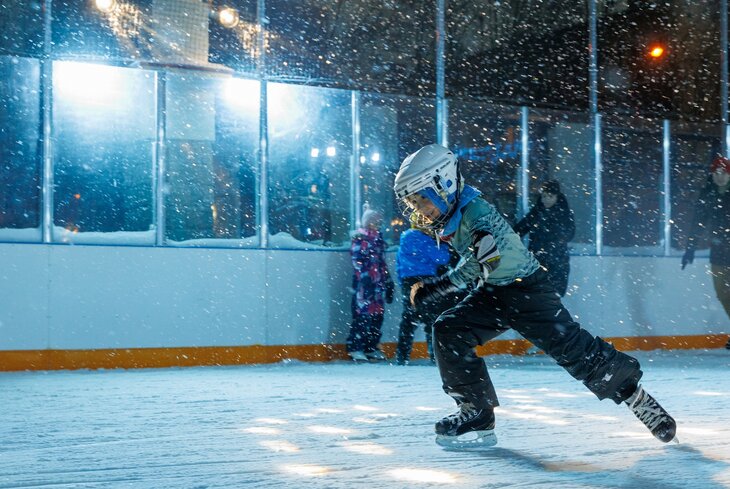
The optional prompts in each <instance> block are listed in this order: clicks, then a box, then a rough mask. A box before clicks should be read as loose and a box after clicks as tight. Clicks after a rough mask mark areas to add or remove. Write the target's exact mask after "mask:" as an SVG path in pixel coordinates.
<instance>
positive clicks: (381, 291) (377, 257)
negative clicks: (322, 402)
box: [347, 203, 395, 362]
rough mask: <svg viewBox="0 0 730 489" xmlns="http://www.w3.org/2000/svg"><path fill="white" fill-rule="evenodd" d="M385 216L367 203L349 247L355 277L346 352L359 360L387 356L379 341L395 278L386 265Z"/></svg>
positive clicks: (377, 359)
mask: <svg viewBox="0 0 730 489" xmlns="http://www.w3.org/2000/svg"><path fill="white" fill-rule="evenodd" d="M382 224H383V215H382V214H381V213H380V212H377V211H375V210H372V209H370V208H369V206H368V204H367V203H366V204H365V207H364V211H363V214H362V227H361V228H360V229H358V230H357V231H355V235H354V236H353V238H352V245H351V246H350V253H351V254H352V266H353V268H354V275H353V279H352V288H353V296H352V326H351V328H350V335H349V336H348V337H347V352H348V353H349V354H350V358H352V359H353V360H354V361H356V362H361V361H368V360H373V361H380V360H385V359H386V357H385V355H384V354H383V352H382V351H381V350H380V347H379V343H380V337H381V335H382V333H381V327H382V326H383V315H384V312H385V302H388V303H391V302H393V293H394V291H395V289H394V284H393V280H392V279H391V278H390V274H389V273H388V267H387V265H386V264H385V241H384V240H383V235H382V234H381V233H380V226H381V225H382Z"/></svg>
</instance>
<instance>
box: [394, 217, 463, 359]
mask: <svg viewBox="0 0 730 489" xmlns="http://www.w3.org/2000/svg"><path fill="white" fill-rule="evenodd" d="M449 258H450V254H449V250H448V246H447V245H445V244H444V245H442V246H439V245H438V243H436V239H435V238H434V236H433V234H428V233H427V232H424V231H422V230H420V229H418V228H417V227H415V226H412V227H411V229H409V230H407V231H406V232H404V233H403V234H401V236H400V247H399V248H398V255H397V256H396V265H397V266H396V270H397V272H398V281H399V283H400V286H401V291H402V292H403V317H402V318H401V321H400V329H399V331H398V347H397V348H396V355H395V362H396V363H397V364H398V365H406V364H407V363H408V362H409V360H410V358H411V349H412V348H413V336H414V333H415V331H416V328H417V327H418V324H422V325H423V330H424V331H425V333H426V345H427V347H428V357H429V358H430V359H431V361H433V344H432V342H431V326H432V325H433V322H434V321H435V320H436V317H437V316H438V314H439V313H440V312H441V311H442V310H443V309H445V308H439V304H438V303H432V304H429V305H428V307H423V308H421V309H419V310H418V311H416V308H415V307H413V304H411V287H412V286H413V285H414V284H415V283H417V282H420V281H422V280H424V279H426V278H428V277H436V276H438V275H439V273H438V272H439V268H440V267H443V266H446V265H448V263H449Z"/></svg>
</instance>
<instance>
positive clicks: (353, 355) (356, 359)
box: [349, 351, 368, 363]
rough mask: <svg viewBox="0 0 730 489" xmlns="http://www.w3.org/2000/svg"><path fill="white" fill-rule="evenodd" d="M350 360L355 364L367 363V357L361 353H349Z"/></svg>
mask: <svg viewBox="0 0 730 489" xmlns="http://www.w3.org/2000/svg"><path fill="white" fill-rule="evenodd" d="M349 355H350V358H351V359H352V361H353V362H355V363H361V362H367V361H368V357H367V356H366V355H365V352H362V351H351V352H350V353H349Z"/></svg>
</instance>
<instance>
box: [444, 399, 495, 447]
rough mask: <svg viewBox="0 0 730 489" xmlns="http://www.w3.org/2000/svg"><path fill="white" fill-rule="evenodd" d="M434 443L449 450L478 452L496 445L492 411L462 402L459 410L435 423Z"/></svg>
mask: <svg viewBox="0 0 730 489" xmlns="http://www.w3.org/2000/svg"><path fill="white" fill-rule="evenodd" d="M435 429H436V443H437V444H438V445H441V446H442V447H445V448H447V449H450V450H479V449H482V448H487V447H491V446H494V445H496V444H497V435H495V434H494V410H492V409H488V408H477V407H476V406H474V404H472V403H470V402H463V403H461V404H460V405H459V410H458V411H457V412H455V413H454V414H451V415H449V416H446V417H445V418H444V419H442V420H441V421H439V422H438V423H436V427H435Z"/></svg>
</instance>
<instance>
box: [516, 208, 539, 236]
mask: <svg viewBox="0 0 730 489" xmlns="http://www.w3.org/2000/svg"><path fill="white" fill-rule="evenodd" d="M536 219H537V206H536V205H534V206H532V209H530V212H528V213H527V215H526V216H525V217H523V218H522V219H520V221H519V222H518V223H517V224H515V225H514V228H513V229H514V230H515V232H516V233H517V234H519V235H520V237H523V236H524V235H526V234H527V233H529V232H530V231H532V228H533V227H534V226H535V220H536Z"/></svg>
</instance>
